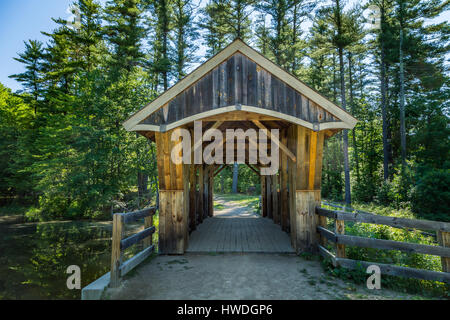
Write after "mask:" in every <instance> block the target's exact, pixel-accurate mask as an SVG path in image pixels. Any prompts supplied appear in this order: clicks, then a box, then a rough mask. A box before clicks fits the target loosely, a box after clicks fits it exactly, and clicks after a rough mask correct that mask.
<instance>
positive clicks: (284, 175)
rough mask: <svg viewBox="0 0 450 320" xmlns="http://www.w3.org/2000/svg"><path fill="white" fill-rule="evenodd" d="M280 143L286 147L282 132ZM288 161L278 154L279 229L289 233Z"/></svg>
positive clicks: (284, 132)
mask: <svg viewBox="0 0 450 320" xmlns="http://www.w3.org/2000/svg"><path fill="white" fill-rule="evenodd" d="M281 142H282V143H283V144H284V145H287V132H286V130H283V131H282V136H281ZM287 164H288V160H287V156H286V153H284V152H283V153H281V154H280V202H281V212H280V214H281V221H280V224H281V229H282V230H283V231H286V232H289V201H288V166H287Z"/></svg>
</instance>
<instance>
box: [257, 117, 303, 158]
mask: <svg viewBox="0 0 450 320" xmlns="http://www.w3.org/2000/svg"><path fill="white" fill-rule="evenodd" d="M252 122H253V123H254V124H255V125H256V126H257V127H258V128H260V129H262V130H263V132H264V133H265V134H266V136H267V137H268V138H269V139H271V140H272V141H273V142H274V143H275V144H276V145H278V147H279V148H280V149H281V150H282V151H283V152H285V153H286V154H287V155H288V157H289V158H291V160H292V161H294V162H295V161H297V159H296V157H295V155H294V154H293V153H292V152H291V150H289V149H288V147H286V146H285V145H284V144H283V143H281V141H280V140H278V138H277V137H275V136H272V133H271V132H270V130H268V129H267V128H266V127H265V126H264V125H263V124H262V123H261V122H259V121H258V120H252Z"/></svg>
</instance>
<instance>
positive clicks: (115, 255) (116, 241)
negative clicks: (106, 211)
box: [110, 207, 156, 288]
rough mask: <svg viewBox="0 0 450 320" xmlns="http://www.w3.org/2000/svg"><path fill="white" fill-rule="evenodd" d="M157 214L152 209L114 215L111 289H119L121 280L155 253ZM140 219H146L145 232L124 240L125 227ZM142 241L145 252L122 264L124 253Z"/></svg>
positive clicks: (153, 208)
mask: <svg viewBox="0 0 450 320" xmlns="http://www.w3.org/2000/svg"><path fill="white" fill-rule="evenodd" d="M155 213H156V208H155V207H151V208H146V209H143V210H138V211H134V212H127V213H116V214H114V215H113V234H112V253H111V276H110V279H111V280H110V286H111V287H113V288H115V287H118V286H119V285H120V278H121V277H123V276H124V275H125V274H127V273H128V272H130V271H131V270H132V269H134V268H135V267H136V266H137V265H139V264H140V263H141V262H142V261H144V260H145V259H146V258H147V257H148V256H149V255H150V254H151V253H152V252H153V251H154V249H155V246H154V245H153V244H152V236H153V234H154V233H155V231H156V228H155V226H153V215H154V214H155ZM140 219H144V230H142V231H140V232H138V233H136V234H134V235H132V236H130V237H128V238H125V239H123V234H124V225H125V224H127V223H130V222H133V221H137V220H140ZM142 240H143V241H144V250H142V251H141V252H139V253H138V254H136V255H135V256H134V257H132V258H130V259H128V260H127V261H125V262H122V256H123V251H124V250H125V249H127V248H129V247H131V246H132V245H135V244H136V243H138V242H139V241H142Z"/></svg>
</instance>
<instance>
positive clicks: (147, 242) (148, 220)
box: [143, 214, 153, 249]
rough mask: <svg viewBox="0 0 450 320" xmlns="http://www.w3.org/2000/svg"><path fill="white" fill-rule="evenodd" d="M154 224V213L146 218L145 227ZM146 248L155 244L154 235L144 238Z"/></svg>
mask: <svg viewBox="0 0 450 320" xmlns="http://www.w3.org/2000/svg"><path fill="white" fill-rule="evenodd" d="M151 226H153V214H152V215H149V216H148V217H145V218H144V229H147V228H150V227H151ZM143 243H144V249H145V248H148V247H150V246H151V245H152V244H153V235H150V236H148V237H147V238H145V239H144V240H143Z"/></svg>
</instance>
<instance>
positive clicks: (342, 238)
mask: <svg viewBox="0 0 450 320" xmlns="http://www.w3.org/2000/svg"><path fill="white" fill-rule="evenodd" d="M326 205H327V206H328V205H329V204H326ZM316 213H317V215H319V217H320V219H319V221H321V223H320V226H318V227H317V232H318V233H319V234H320V236H321V239H322V240H321V245H319V252H320V253H321V255H322V256H324V257H326V258H329V259H330V260H331V262H332V263H333V265H334V266H341V267H345V268H349V269H356V268H357V267H358V266H362V267H368V266H369V265H378V266H379V267H380V270H381V272H382V273H384V274H388V275H393V276H400V277H408V278H416V279H423V280H432V281H440V282H445V283H450V223H447V222H440V221H428V220H418V219H406V218H396V217H387V216H380V215H375V214H371V213H368V212H346V211H340V210H329V209H325V208H319V207H318V208H316ZM323 218H330V219H334V220H335V232H333V231H330V230H328V229H327V228H326V227H327V224H326V221H323ZM325 220H326V219H325ZM345 221H351V222H361V223H371V224H378V225H387V226H391V227H395V228H413V229H422V230H434V231H437V233H438V236H437V238H438V240H439V246H432V245H425V244H419V243H409V242H401V241H393V240H384V239H373V238H365V237H359V236H351V235H345V234H344V233H345V225H344V223H345ZM327 241H329V242H332V243H334V244H335V245H336V255H334V254H333V253H331V252H330V251H328V250H327V249H326V248H325V244H326V242H327ZM345 246H354V247H362V248H374V249H382V250H399V251H403V252H408V253H421V254H429V255H435V256H440V257H441V261H442V271H443V272H439V271H429V270H421V269H415V268H408V267H401V266H395V265H389V264H383V263H376V262H367V261H359V260H352V259H347V258H346V255H345Z"/></svg>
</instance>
